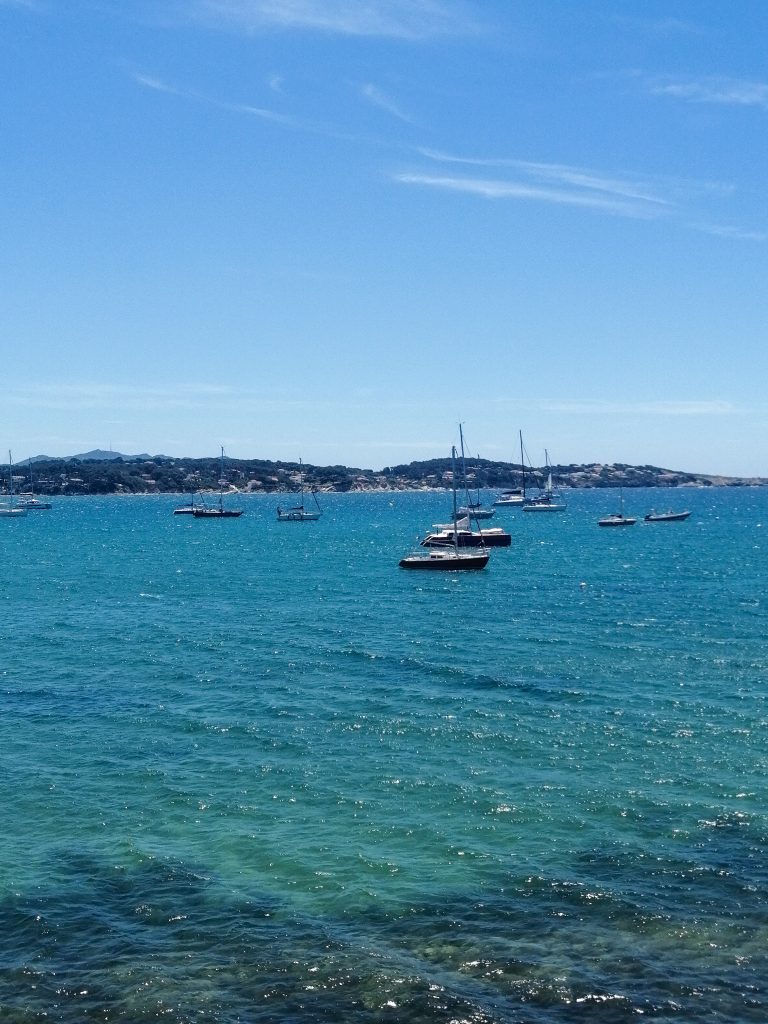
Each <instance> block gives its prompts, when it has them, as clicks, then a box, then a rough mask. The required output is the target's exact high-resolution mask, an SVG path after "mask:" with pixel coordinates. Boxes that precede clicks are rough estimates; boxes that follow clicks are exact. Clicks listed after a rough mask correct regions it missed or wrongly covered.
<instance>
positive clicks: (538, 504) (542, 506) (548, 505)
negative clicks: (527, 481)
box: [523, 448, 566, 512]
mask: <svg viewBox="0 0 768 1024" xmlns="http://www.w3.org/2000/svg"><path fill="white" fill-rule="evenodd" d="M544 463H545V465H546V469H547V482H546V485H545V486H544V488H543V489H542V490H541V493H539V494H537V495H535V496H534V497H533V498H528V500H527V501H526V502H525V503H524V504H523V512H564V511H565V508H566V504H565V502H564V501H563V499H562V498H561V497H560V495H559V494H556V493H555V491H554V489H553V487H552V468H551V466H550V464H549V452H548V451H547V449H546V448H545V449H544Z"/></svg>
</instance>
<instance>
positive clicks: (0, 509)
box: [0, 452, 27, 519]
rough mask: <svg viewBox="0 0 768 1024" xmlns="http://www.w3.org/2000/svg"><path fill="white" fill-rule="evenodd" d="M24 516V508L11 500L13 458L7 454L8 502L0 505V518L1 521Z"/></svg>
mask: <svg viewBox="0 0 768 1024" xmlns="http://www.w3.org/2000/svg"><path fill="white" fill-rule="evenodd" d="M26 514H27V510H26V508H24V507H23V506H21V505H19V504H18V502H16V501H14V499H13V457H12V456H11V453H10V452H8V501H7V502H3V503H2V504H0V516H2V517H3V519H11V518H12V519H19V518H20V517H21V516H25V515H26Z"/></svg>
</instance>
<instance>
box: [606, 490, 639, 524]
mask: <svg viewBox="0 0 768 1024" xmlns="http://www.w3.org/2000/svg"><path fill="white" fill-rule="evenodd" d="M636 522H637V519H634V518H633V517H632V516H625V515H624V495H623V493H622V492H621V491H619V511H618V512H610V513H609V514H608V515H607V516H603V518H602V519H598V521H597V525H598V526H634V525H635V523H636Z"/></svg>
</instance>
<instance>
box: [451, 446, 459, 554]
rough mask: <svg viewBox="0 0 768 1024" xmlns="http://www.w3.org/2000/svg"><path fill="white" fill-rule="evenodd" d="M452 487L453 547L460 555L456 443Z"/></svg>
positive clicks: (453, 454)
mask: <svg viewBox="0 0 768 1024" xmlns="http://www.w3.org/2000/svg"><path fill="white" fill-rule="evenodd" d="M459 433H461V426H459ZM451 489H452V490H453V547H454V550H455V552H456V554H457V555H458V553H459V538H458V536H457V534H458V529H459V527H458V524H457V519H458V513H457V511H456V445H455V444H454V445H452V446H451Z"/></svg>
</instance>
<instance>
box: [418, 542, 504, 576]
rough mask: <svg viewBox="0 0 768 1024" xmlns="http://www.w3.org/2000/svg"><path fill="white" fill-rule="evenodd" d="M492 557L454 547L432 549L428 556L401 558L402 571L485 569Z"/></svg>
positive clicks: (483, 552) (484, 553)
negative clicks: (458, 549)
mask: <svg viewBox="0 0 768 1024" xmlns="http://www.w3.org/2000/svg"><path fill="white" fill-rule="evenodd" d="M489 558H490V555H489V553H488V552H487V551H457V550H456V548H454V547H448V548H430V549H429V551H428V552H427V553H426V554H418V553H415V554H412V555H406V556H405V558H401V559H400V562H399V563H398V564H399V566H400V568H401V569H438V570H442V571H444V572H445V571H448V572H450V571H451V570H455V569H458V570H461V569H484V568H485V567H486V565H487V564H488V559H489Z"/></svg>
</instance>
